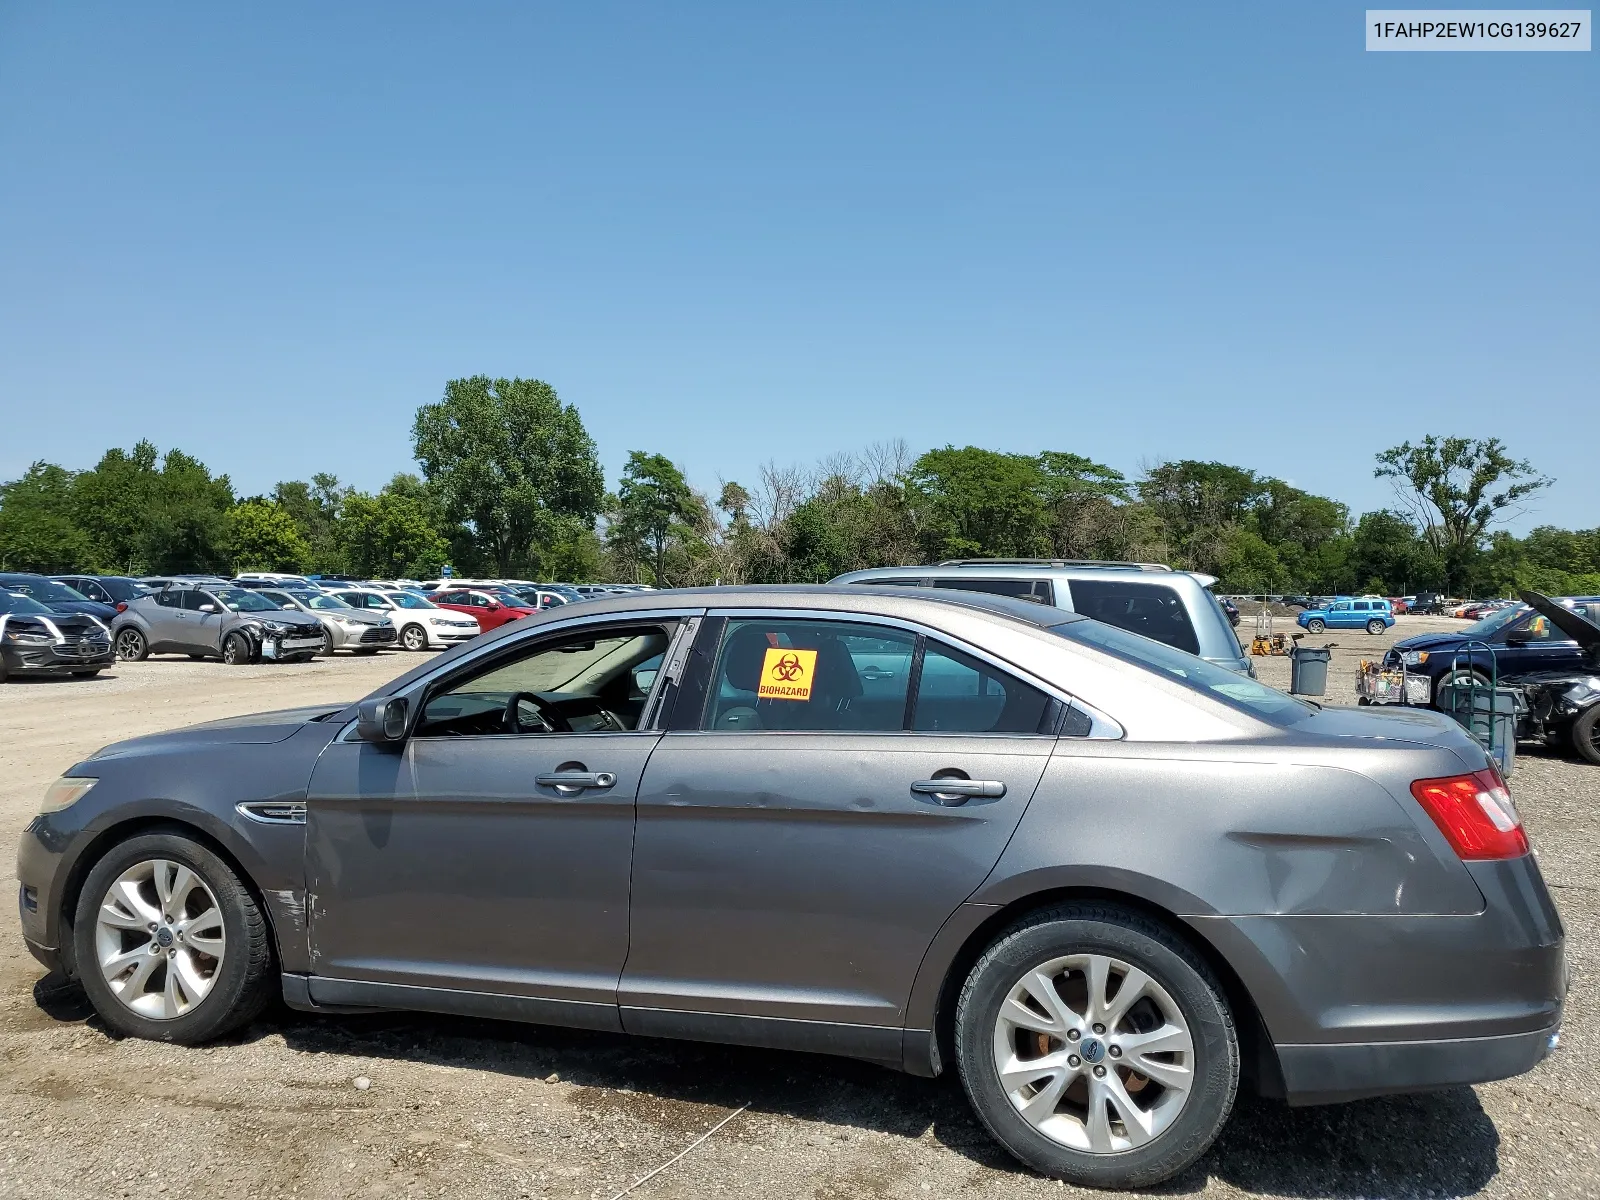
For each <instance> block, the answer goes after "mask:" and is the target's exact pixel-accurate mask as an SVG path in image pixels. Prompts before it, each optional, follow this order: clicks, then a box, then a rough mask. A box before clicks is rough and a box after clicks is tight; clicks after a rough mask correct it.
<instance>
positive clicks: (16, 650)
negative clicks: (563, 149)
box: [0, 639, 116, 675]
mask: <svg viewBox="0 0 1600 1200" xmlns="http://www.w3.org/2000/svg"><path fill="white" fill-rule="evenodd" d="M0 657H3V658H4V660H5V665H6V673H7V674H8V675H70V674H72V673H73V672H74V671H98V670H103V669H104V668H106V667H109V666H111V665H112V664H114V663H115V662H116V657H115V655H113V654H112V653H111V642H110V640H109V639H106V640H104V641H100V642H95V643H93V644H92V645H91V646H89V647H87V648H85V649H83V650H79V649H78V648H77V644H75V643H69V644H68V645H65V646H63V645H60V644H59V643H54V644H50V645H44V646H33V645H26V644H19V643H16V642H6V643H3V644H0Z"/></svg>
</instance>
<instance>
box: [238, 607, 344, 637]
mask: <svg viewBox="0 0 1600 1200" xmlns="http://www.w3.org/2000/svg"><path fill="white" fill-rule="evenodd" d="M233 615H234V616H235V617H237V618H238V619H239V620H241V621H262V622H265V621H272V622H275V623H277V624H280V625H292V626H294V627H296V628H298V629H308V630H315V631H317V632H318V633H321V632H322V622H321V621H319V620H317V619H316V618H315V617H313V616H311V615H310V614H309V613H303V612H297V611H292V610H290V609H287V608H276V609H273V610H272V611H271V612H241V613H234V614H233Z"/></svg>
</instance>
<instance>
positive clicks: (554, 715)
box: [500, 692, 572, 733]
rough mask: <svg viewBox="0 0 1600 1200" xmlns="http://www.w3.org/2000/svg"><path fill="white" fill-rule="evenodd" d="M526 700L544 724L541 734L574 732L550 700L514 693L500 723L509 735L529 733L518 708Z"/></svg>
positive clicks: (530, 693)
mask: <svg viewBox="0 0 1600 1200" xmlns="http://www.w3.org/2000/svg"><path fill="white" fill-rule="evenodd" d="M524 700H526V701H527V702H528V703H529V704H531V705H533V707H534V709H535V711H537V712H538V714H539V720H541V721H543V722H544V728H543V729H542V730H539V731H538V732H540V733H571V732H572V725H571V723H570V722H568V720H567V719H566V718H565V717H563V716H562V715H561V712H560V710H559V709H557V708H556V706H555V705H553V704H551V703H550V702H549V701H548V700H543V699H540V698H539V697H538V696H536V695H534V694H533V693H532V692H512V693H511V698H510V699H508V700H507V701H506V708H505V713H504V714H503V715H502V717H501V721H500V723H501V724H502V725H503V726H504V727H505V731H506V732H507V733H527V732H529V731H528V730H527V729H525V728H523V724H522V717H521V716H520V715H519V714H518V712H517V708H518V706H519V705H520V704H521V703H522V702H523V701H524Z"/></svg>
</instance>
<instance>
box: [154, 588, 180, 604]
mask: <svg viewBox="0 0 1600 1200" xmlns="http://www.w3.org/2000/svg"><path fill="white" fill-rule="evenodd" d="M182 597H183V593H182V592H179V591H174V590H173V589H172V588H168V589H167V590H166V591H164V592H157V593H156V603H157V604H159V605H160V606H161V607H162V608H181V607H183V600H182Z"/></svg>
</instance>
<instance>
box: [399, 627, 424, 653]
mask: <svg viewBox="0 0 1600 1200" xmlns="http://www.w3.org/2000/svg"><path fill="white" fill-rule="evenodd" d="M400 645H401V646H402V647H403V648H404V649H406V650H410V651H411V652H412V653H414V654H415V653H418V652H420V651H423V650H426V649H427V648H428V631H427V630H426V629H424V628H423V627H422V626H421V625H407V626H406V627H405V628H404V629H402V630H401V631H400Z"/></svg>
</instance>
